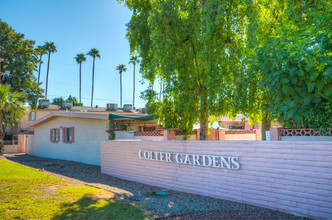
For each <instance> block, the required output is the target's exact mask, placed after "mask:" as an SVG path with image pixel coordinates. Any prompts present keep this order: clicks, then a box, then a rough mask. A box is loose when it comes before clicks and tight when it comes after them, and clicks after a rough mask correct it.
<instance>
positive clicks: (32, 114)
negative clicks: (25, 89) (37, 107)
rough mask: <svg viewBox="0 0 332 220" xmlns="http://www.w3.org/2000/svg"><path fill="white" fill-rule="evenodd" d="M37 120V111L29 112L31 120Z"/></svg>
mask: <svg viewBox="0 0 332 220" xmlns="http://www.w3.org/2000/svg"><path fill="white" fill-rule="evenodd" d="M34 120H36V112H29V121H34Z"/></svg>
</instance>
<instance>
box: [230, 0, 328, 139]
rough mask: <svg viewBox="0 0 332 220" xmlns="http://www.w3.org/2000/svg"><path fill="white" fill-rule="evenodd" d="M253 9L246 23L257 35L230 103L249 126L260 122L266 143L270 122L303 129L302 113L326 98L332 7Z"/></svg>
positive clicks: (262, 4) (261, 5)
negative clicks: (235, 106) (250, 20)
mask: <svg viewBox="0 0 332 220" xmlns="http://www.w3.org/2000/svg"><path fill="white" fill-rule="evenodd" d="M257 4H258V5H257V6H256V7H255V10H254V14H255V16H254V17H253V18H254V20H253V21H252V22H251V23H252V25H253V26H255V28H254V30H255V31H253V33H256V34H255V35H254V36H255V37H254V38H251V39H252V40H250V41H249V40H248V43H247V45H248V46H247V48H248V50H249V52H248V58H247V59H246V61H248V62H246V61H245V64H246V67H247V68H246V71H244V72H243V73H244V74H242V77H241V80H240V82H238V85H239V86H238V88H242V90H241V89H239V91H238V93H239V95H238V96H236V101H234V102H233V103H236V104H237V107H238V108H239V109H241V110H242V112H244V113H246V114H247V115H248V116H249V117H250V119H251V120H252V121H253V122H254V123H257V122H262V138H263V139H265V130H269V127H270V126H271V120H273V119H278V121H279V122H280V123H282V124H284V125H285V126H286V127H302V126H303V123H304V121H303V120H304V118H303V116H304V115H305V114H306V113H305V112H306V110H307V109H310V108H311V106H313V105H315V103H317V102H320V101H321V100H323V99H325V98H326V93H329V92H330V90H329V85H331V78H330V76H329V73H328V71H327V70H328V69H329V67H328V66H329V65H330V64H328V63H329V62H330V61H328V60H329V59H330V58H328V57H329V56H330V57H331V55H329V54H331V50H329V49H328V48H329V47H331V46H330V45H331V43H329V42H331V38H330V37H328V36H331V34H330V33H331V31H330V28H329V27H331V23H330V22H329V21H330V20H331V3H330V2H325V1H320V2H316V3H313V2H310V1H303V2H301V1H289V2H282V1H280V2H279V1H276V2H274V3H271V2H269V1H263V0H261V1H257ZM313 23H315V24H317V25H315V26H313V25H312V24H313ZM244 91H247V92H244ZM240 93H241V94H240Z"/></svg>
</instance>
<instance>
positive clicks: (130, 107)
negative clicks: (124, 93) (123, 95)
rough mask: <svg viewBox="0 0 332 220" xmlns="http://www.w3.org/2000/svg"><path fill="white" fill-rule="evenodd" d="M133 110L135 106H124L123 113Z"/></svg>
mask: <svg viewBox="0 0 332 220" xmlns="http://www.w3.org/2000/svg"><path fill="white" fill-rule="evenodd" d="M132 109H133V105H131V104H124V105H123V111H124V112H130V111H131V110H132Z"/></svg>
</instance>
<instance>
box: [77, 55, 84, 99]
mask: <svg viewBox="0 0 332 220" xmlns="http://www.w3.org/2000/svg"><path fill="white" fill-rule="evenodd" d="M74 59H75V60H76V62H77V63H78V64H79V65H80V82H79V83H80V89H79V99H80V103H82V99H81V85H82V80H81V79H82V74H81V69H82V62H85V61H86V57H85V55H84V54H83V53H79V54H77V55H76V57H75V58H74Z"/></svg>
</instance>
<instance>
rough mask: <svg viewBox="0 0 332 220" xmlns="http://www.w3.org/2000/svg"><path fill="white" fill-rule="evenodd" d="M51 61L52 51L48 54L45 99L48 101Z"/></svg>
mask: <svg viewBox="0 0 332 220" xmlns="http://www.w3.org/2000/svg"><path fill="white" fill-rule="evenodd" d="M50 59H51V51H49V52H48V62H47V74H46V93H45V99H47V89H48V73H49V70H50Z"/></svg>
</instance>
